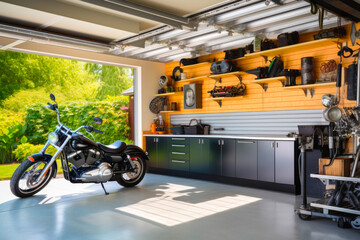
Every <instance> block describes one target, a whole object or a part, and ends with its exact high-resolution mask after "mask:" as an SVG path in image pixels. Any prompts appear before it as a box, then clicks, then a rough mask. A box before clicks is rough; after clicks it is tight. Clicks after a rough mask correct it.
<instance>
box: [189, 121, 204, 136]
mask: <svg viewBox="0 0 360 240" xmlns="http://www.w3.org/2000/svg"><path fill="white" fill-rule="evenodd" d="M193 121H196V125H191V123H192V122H193ZM184 132H185V134H188V135H195V134H204V127H203V125H201V124H199V122H198V120H196V119H191V120H190V122H189V125H188V126H184Z"/></svg>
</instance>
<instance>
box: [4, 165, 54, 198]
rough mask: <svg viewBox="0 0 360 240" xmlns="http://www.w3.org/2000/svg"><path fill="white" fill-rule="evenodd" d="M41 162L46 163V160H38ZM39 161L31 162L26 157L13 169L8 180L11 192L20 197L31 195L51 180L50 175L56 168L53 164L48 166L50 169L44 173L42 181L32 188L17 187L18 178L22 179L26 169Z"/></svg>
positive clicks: (52, 174)
mask: <svg viewBox="0 0 360 240" xmlns="http://www.w3.org/2000/svg"><path fill="white" fill-rule="evenodd" d="M40 162H41V163H44V164H46V163H47V162H46V161H40ZM36 163H39V162H31V161H30V160H29V159H26V160H25V161H24V162H23V163H21V164H20V165H19V166H18V167H17V168H16V170H15V172H14V174H13V175H12V177H11V180H10V189H11V192H12V193H13V194H14V195H15V196H17V197H20V198H26V197H31V196H32V195H34V194H36V193H38V192H39V191H40V190H41V189H43V188H44V187H45V186H46V185H47V184H48V183H49V182H50V180H51V178H52V176H54V175H55V171H56V168H55V167H54V165H52V166H51V167H50V170H49V171H48V172H47V173H46V175H45V177H44V179H43V180H42V182H41V183H40V184H39V185H38V186H36V187H33V188H30V189H28V190H23V189H21V188H20V187H19V183H20V180H21V179H22V177H23V175H24V174H25V172H26V170H28V169H29V168H30V167H31V166H33V165H34V164H36Z"/></svg>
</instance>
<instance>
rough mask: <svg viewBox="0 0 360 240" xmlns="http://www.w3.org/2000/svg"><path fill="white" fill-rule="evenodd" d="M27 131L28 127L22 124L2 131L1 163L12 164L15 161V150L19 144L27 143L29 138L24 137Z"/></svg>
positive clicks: (0, 143) (0, 145)
mask: <svg viewBox="0 0 360 240" xmlns="http://www.w3.org/2000/svg"><path fill="white" fill-rule="evenodd" d="M25 131H26V125H22V124H20V123H18V124H15V125H14V126H11V127H9V128H3V129H1V135H0V160H1V163H6V162H11V161H12V160H13V150H14V149H15V148H16V147H17V144H18V143H26V142H27V140H28V139H27V137H25V136H23V135H24V133H25Z"/></svg>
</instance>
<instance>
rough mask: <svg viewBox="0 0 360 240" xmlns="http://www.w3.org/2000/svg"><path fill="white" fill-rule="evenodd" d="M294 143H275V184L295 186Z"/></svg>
mask: <svg viewBox="0 0 360 240" xmlns="http://www.w3.org/2000/svg"><path fill="white" fill-rule="evenodd" d="M294 148H295V143H294V142H290V141H276V142H275V182H276V183H283V184H291V185H293V184H295V178H294V176H295V152H294Z"/></svg>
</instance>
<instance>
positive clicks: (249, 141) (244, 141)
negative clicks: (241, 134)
mask: <svg viewBox="0 0 360 240" xmlns="http://www.w3.org/2000/svg"><path fill="white" fill-rule="evenodd" d="M238 143H250V144H251V143H255V141H238Z"/></svg>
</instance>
